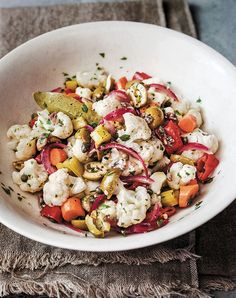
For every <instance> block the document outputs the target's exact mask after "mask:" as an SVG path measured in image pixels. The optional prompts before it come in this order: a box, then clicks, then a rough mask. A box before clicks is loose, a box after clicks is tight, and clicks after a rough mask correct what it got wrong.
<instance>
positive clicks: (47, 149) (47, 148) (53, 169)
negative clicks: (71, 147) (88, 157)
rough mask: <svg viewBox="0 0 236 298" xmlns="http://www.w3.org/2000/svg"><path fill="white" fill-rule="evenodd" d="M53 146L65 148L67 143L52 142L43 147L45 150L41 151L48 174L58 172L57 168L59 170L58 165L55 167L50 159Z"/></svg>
mask: <svg viewBox="0 0 236 298" xmlns="http://www.w3.org/2000/svg"><path fill="white" fill-rule="evenodd" d="M53 148H61V149H65V148H66V145H64V144H62V143H51V144H49V145H46V146H45V147H44V148H43V150H42V152H41V161H42V164H43V165H44V168H45V170H46V171H47V172H48V174H52V173H54V172H56V170H57V169H56V167H54V166H53V165H52V164H51V161H50V151H51V150H52V149H53Z"/></svg>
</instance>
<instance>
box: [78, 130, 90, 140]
mask: <svg viewBox="0 0 236 298" xmlns="http://www.w3.org/2000/svg"><path fill="white" fill-rule="evenodd" d="M75 138H76V139H81V140H82V141H83V142H84V143H89V142H90V134H89V131H88V130H87V129H86V128H85V127H82V128H80V129H78V131H77V132H76V134H75Z"/></svg>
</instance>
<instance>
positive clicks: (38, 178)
mask: <svg viewBox="0 0 236 298" xmlns="http://www.w3.org/2000/svg"><path fill="white" fill-rule="evenodd" d="M47 178H48V174H47V172H46V171H45V169H44V166H43V165H39V164H38V163H37V162H36V160H35V159H33V158H32V159H29V160H27V161H25V162H24V167H23V169H22V170H21V171H20V172H13V173H12V179H13V181H14V183H16V184H18V185H19V187H20V189H21V190H23V191H27V192H32V193H34V192H37V191H40V190H41V189H42V188H43V184H44V182H45V181H46V180H47Z"/></svg>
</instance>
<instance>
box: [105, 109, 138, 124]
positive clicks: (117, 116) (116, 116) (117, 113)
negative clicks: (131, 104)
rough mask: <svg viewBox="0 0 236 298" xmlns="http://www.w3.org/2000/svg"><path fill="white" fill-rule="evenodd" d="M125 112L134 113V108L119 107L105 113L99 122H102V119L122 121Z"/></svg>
mask: <svg viewBox="0 0 236 298" xmlns="http://www.w3.org/2000/svg"><path fill="white" fill-rule="evenodd" d="M126 113H132V114H134V115H135V114H136V112H135V110H134V109H132V108H119V109H116V110H114V111H112V112H111V113H109V114H107V115H106V116H105V117H104V118H103V119H102V120H101V121H100V124H103V123H104V121H105V120H106V121H123V115H124V114H126Z"/></svg>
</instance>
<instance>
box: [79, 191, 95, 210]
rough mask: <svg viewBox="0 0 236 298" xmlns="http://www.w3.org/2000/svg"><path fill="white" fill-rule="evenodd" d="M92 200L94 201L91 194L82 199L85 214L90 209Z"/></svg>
mask: <svg viewBox="0 0 236 298" xmlns="http://www.w3.org/2000/svg"><path fill="white" fill-rule="evenodd" d="M94 200H95V197H94V195H92V194H89V195H87V196H85V197H83V198H82V201H81V202H82V206H83V208H84V210H86V211H87V212H90V209H91V207H92V203H93V202H94Z"/></svg>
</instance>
